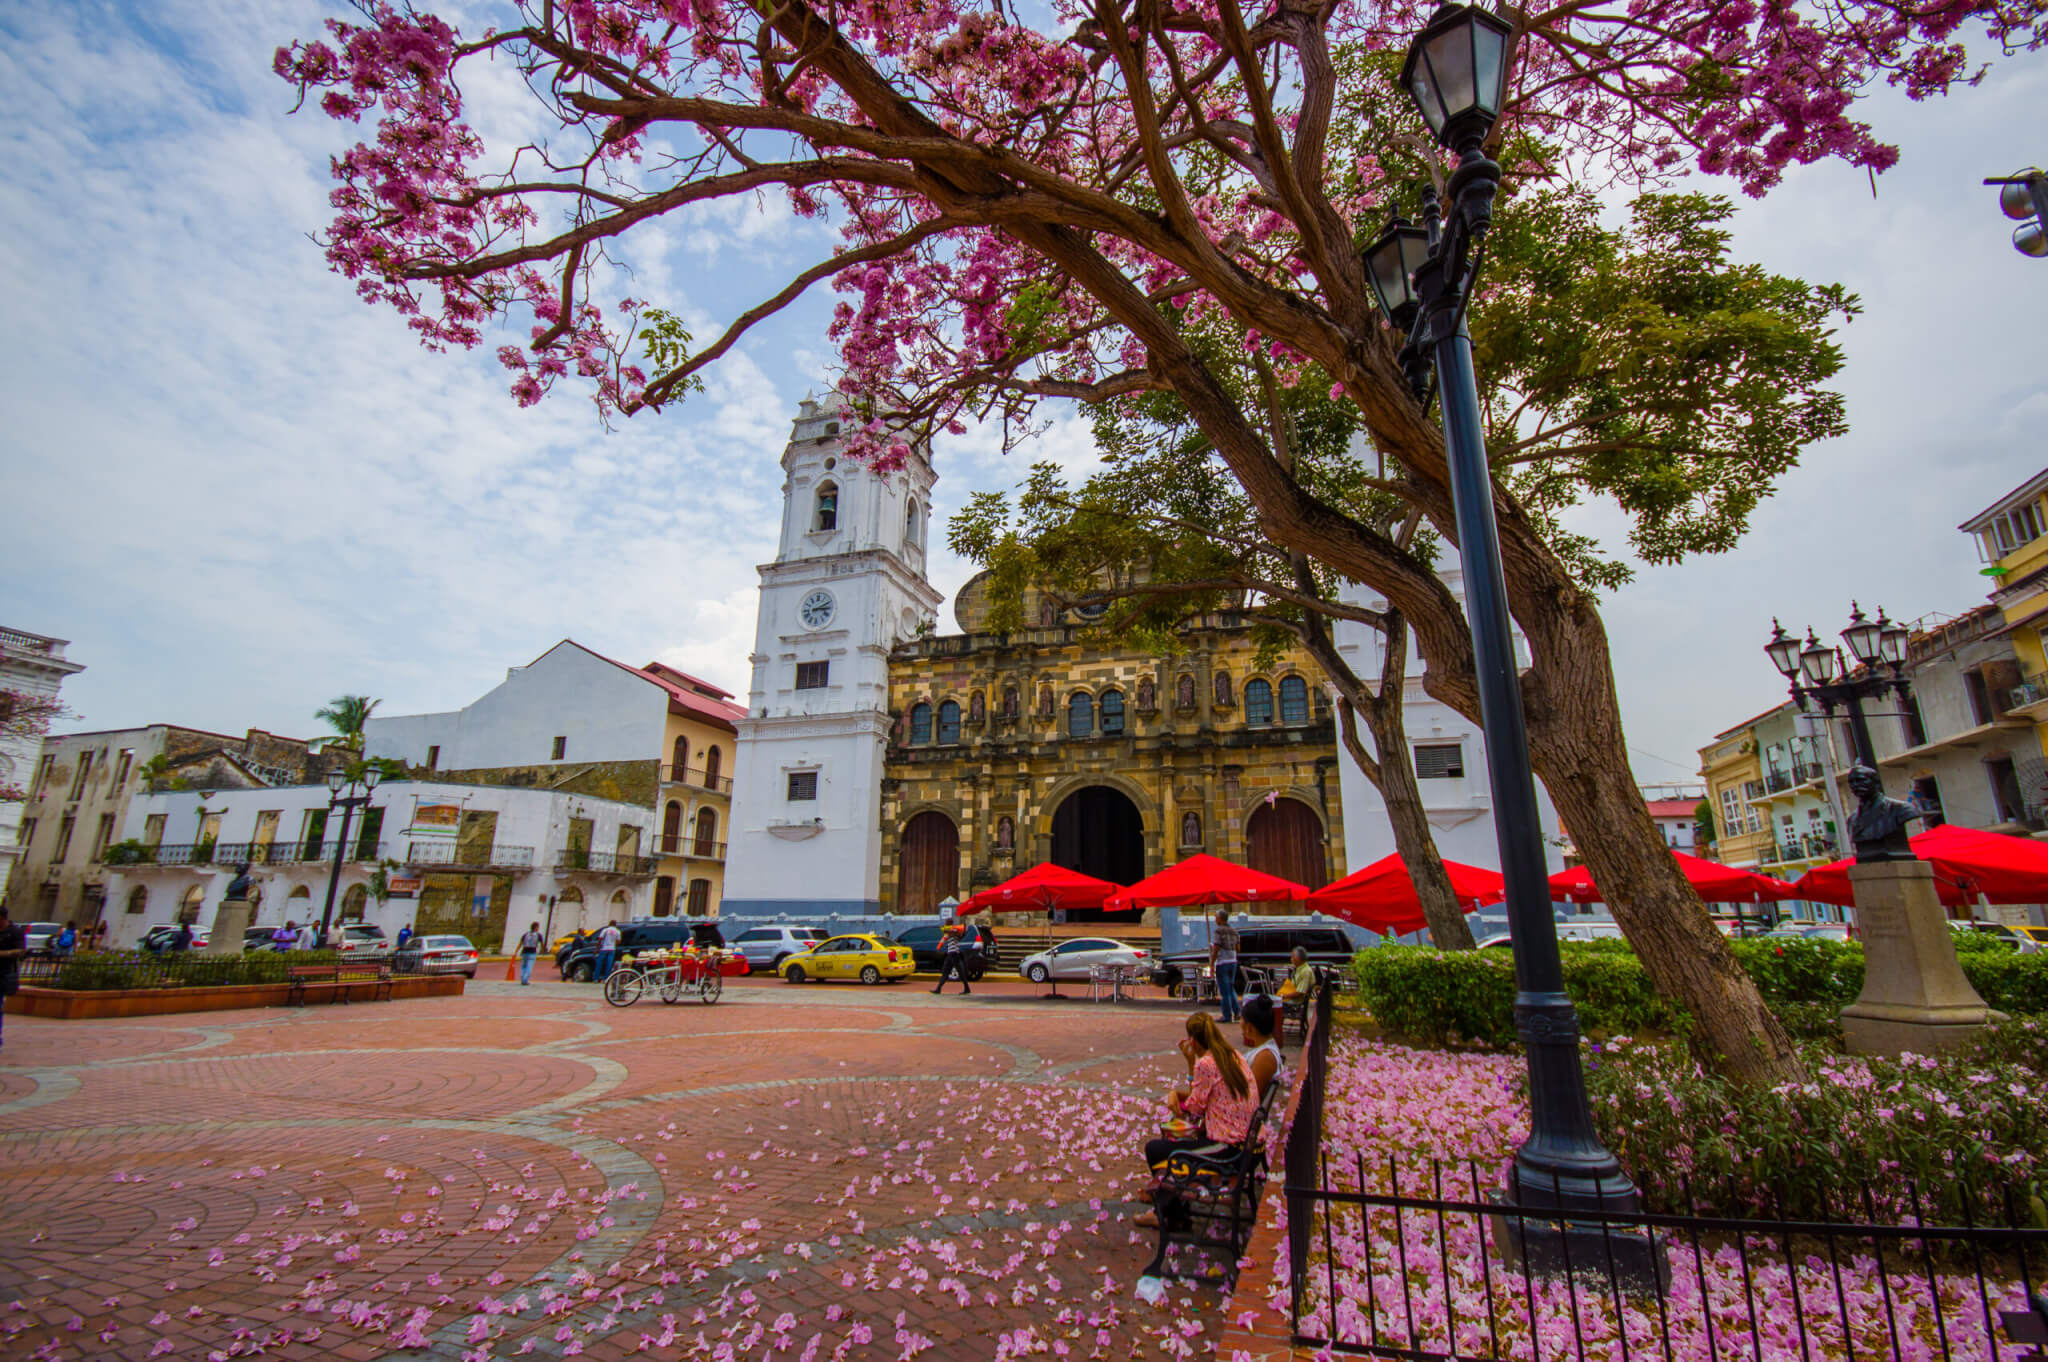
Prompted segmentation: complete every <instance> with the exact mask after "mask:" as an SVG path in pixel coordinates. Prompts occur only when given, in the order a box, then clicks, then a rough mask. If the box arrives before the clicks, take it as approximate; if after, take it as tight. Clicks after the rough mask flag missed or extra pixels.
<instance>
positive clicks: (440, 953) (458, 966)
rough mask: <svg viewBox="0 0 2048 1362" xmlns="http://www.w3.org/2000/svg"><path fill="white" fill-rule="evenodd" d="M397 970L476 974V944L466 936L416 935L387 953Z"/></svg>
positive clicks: (404, 971)
mask: <svg viewBox="0 0 2048 1362" xmlns="http://www.w3.org/2000/svg"><path fill="white" fill-rule="evenodd" d="M391 964H392V968H393V969H395V970H397V971H398V972H399V973H400V974H466V975H468V976H469V977H470V978H472V979H474V978H476V947H475V946H474V945H472V944H471V943H470V940H469V938H468V937H466V936H416V937H413V938H412V939H411V940H409V941H407V942H406V943H405V949H404V950H401V951H398V952H397V953H395V954H394V955H393V956H392V957H391Z"/></svg>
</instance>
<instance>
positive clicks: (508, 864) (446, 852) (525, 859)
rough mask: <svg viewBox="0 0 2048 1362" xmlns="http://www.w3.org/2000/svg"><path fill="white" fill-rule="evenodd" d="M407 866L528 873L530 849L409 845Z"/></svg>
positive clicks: (459, 844)
mask: <svg viewBox="0 0 2048 1362" xmlns="http://www.w3.org/2000/svg"><path fill="white" fill-rule="evenodd" d="M405 862H406V864H407V865H414V866H421V865H431V866H447V867H449V868H450V869H454V870H531V869H532V868H533V848H532V847H510V846H504V845H502V844H500V843H497V842H489V843H485V844H482V845H476V844H473V843H464V842H442V841H433V842H409V843H407V844H406V853H405Z"/></svg>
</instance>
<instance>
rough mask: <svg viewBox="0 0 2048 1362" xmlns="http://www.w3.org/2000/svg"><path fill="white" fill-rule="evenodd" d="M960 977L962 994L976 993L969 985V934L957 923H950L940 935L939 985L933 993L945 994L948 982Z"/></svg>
mask: <svg viewBox="0 0 2048 1362" xmlns="http://www.w3.org/2000/svg"><path fill="white" fill-rule="evenodd" d="M956 974H957V975H959V976H960V992H961V994H962V995H963V996H964V995H966V994H969V993H972V992H974V990H973V989H972V988H969V987H968V985H967V933H966V931H965V930H964V929H963V928H962V927H961V926H960V924H959V923H957V922H949V923H947V924H946V926H945V928H944V930H942V931H941V932H940V933H939V985H938V987H937V988H934V989H933V990H932V992H934V993H943V992H945V990H946V980H948V979H951V978H952V977H953V976H954V975H956Z"/></svg>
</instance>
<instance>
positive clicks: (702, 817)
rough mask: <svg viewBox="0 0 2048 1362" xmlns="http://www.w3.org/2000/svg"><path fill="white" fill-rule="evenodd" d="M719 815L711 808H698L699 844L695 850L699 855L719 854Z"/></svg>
mask: <svg viewBox="0 0 2048 1362" xmlns="http://www.w3.org/2000/svg"><path fill="white" fill-rule="evenodd" d="M717 845H718V815H717V814H716V813H714V812H712V811H711V810H710V809H699V810H697V845H696V846H695V847H694V848H693V850H694V851H695V852H696V853H697V855H699V856H715V855H717V854H718V852H717V850H716V847H717Z"/></svg>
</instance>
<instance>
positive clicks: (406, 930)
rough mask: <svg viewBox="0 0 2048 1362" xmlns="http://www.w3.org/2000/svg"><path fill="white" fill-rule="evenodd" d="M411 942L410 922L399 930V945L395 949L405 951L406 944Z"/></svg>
mask: <svg viewBox="0 0 2048 1362" xmlns="http://www.w3.org/2000/svg"><path fill="white" fill-rule="evenodd" d="M410 940H412V924H411V923H410V922H408V923H406V924H405V925H404V926H403V927H400V928H399V929H398V945H397V947H396V948H395V949H398V950H401V951H402V950H404V949H405V943H406V942H408V941H410Z"/></svg>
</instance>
